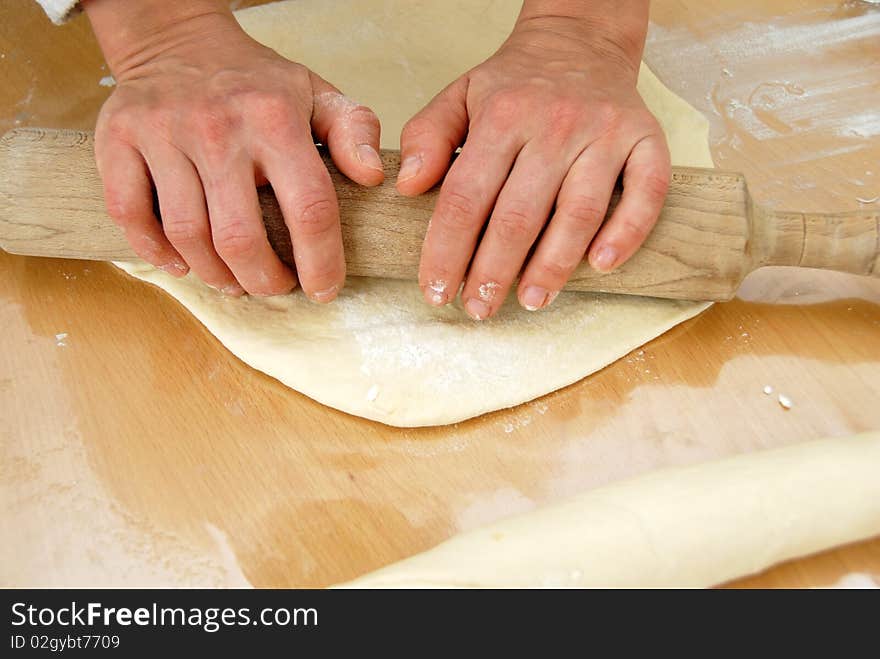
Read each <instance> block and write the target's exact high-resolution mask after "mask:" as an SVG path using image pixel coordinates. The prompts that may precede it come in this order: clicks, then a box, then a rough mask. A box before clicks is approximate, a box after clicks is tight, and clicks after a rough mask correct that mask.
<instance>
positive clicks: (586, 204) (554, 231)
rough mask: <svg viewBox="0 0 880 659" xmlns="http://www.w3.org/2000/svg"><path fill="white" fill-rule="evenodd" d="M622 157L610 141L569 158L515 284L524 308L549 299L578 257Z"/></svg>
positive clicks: (531, 308) (599, 218) (601, 210)
mask: <svg viewBox="0 0 880 659" xmlns="http://www.w3.org/2000/svg"><path fill="white" fill-rule="evenodd" d="M624 158H625V154H620V156H616V155H615V153H614V149H613V148H611V146H610V145H608V146H606V145H605V144H603V143H602V142H595V143H593V144H592V145H590V146H589V147H587V148H586V149H585V150H584V151H583V152H582V153H581V155H580V156H579V157H578V158H577V160H575V162H574V164H572V166H571V169H569V171H568V174H567V175H566V176H565V180H564V181H563V182H562V187H561V189H560V190H559V195H558V196H557V199H556V210H555V212H554V213H553V217H552V218H551V219H550V223H549V224H548V225H547V230H546V231H545V232H544V235H543V236H541V240H540V241H539V242H538V247H537V248H536V249H535V253H534V254H533V255H532V257H531V258H530V259H529V263H528V265H527V266H526V269H525V271H524V272H523V275H522V278H521V280H520V283H519V287H518V289H517V297H518V298H519V302H520V304H521V305H522V306H523V307H525V308H526V309H528V310H529V311H535V310H536V309H542V308H544V307H546V306H547V305H548V304H550V303H551V302H552V301H553V300H554V299H555V298H556V295H557V294H558V293H559V291H560V290H561V289H562V287H563V286H565V283H566V282H567V281H568V279H569V277H571V273H572V272H574V269H575V268H576V267H577V266H578V265H579V264H580V263H581V261H582V260H583V258H584V255H585V254H586V251H587V247H588V246H589V244H590V241H591V240H593V236H595V235H596V232H597V231H598V230H599V227H600V226H601V225H602V221H603V220H604V219H605V212H606V211H607V209H608V203H609V201H610V200H611V194H612V192H613V191H614V184H615V183H616V182H617V177H618V175H619V173H620V169H621V167H622V166H623V161H624Z"/></svg>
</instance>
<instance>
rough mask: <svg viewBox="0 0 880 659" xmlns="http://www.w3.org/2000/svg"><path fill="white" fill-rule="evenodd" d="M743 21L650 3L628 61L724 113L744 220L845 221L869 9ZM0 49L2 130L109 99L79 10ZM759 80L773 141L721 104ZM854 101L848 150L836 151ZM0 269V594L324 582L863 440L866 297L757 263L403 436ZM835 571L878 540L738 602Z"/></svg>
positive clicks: (81, 111)
mask: <svg viewBox="0 0 880 659" xmlns="http://www.w3.org/2000/svg"><path fill="white" fill-rule="evenodd" d="M239 4H247V3H239ZM763 4H764V3H759V2H757V1H747V2H743V1H742V0H739V1H737V2H732V1H727V0H713V1H711V2H695V1H690V2H656V3H654V7H653V15H652V20H653V21H654V25H653V31H652V36H651V39H650V44H649V49H648V59H649V61H650V62H651V63H652V64H653V65H654V67H655V68H656V69H657V70H658V73H659V74H660V76H661V78H663V79H664V81H666V82H667V83H668V84H669V86H670V87H672V88H673V89H674V90H675V91H677V92H678V93H679V94H681V95H682V96H683V97H684V98H686V99H688V100H689V101H690V102H692V103H694V104H695V105H697V106H698V107H702V108H703V109H707V103H708V101H707V100H706V99H707V98H715V99H716V101H717V104H718V105H719V106H721V107H722V108H724V107H728V106H729V105H730V101H735V103H733V107H734V111H733V112H732V117H725V118H724V119H723V120H722V117H720V116H717V115H711V118H712V121H713V122H714V124H715V136H716V138H720V139H721V142H720V143H719V144H716V145H714V147H713V148H714V154H715V157H716V160H719V159H720V160H722V162H720V163H719V164H723V166H724V167H725V168H727V169H734V170H742V171H744V172H745V173H746V175H747V177H748V178H749V184H750V186H751V187H752V188H753V189H754V190H756V191H757V194H758V195H759V196H760V197H761V201H762V202H763V203H767V204H768V205H771V206H776V207H784V206H793V205H795V204H796V205H799V206H803V207H804V210H814V211H830V210H850V209H854V208H856V207H857V205H858V204H859V202H857V201H856V197H861V198H863V199H869V198H871V197H873V196H874V195H875V194H880V135H878V134H877V131H878V129H877V127H876V124H871V123H870V121H868V119H867V118H865V117H867V116H868V114H866V113H869V112H870V109H871V108H876V107H877V106H878V104H877V99H878V98H880V96H878V95H880V88H878V84H880V83H878V81H880V58H878V57H877V55H878V54H880V39H878V38H877V37H878V36H880V13H878V12H877V10H875V9H871V8H870V7H868V6H867V5H866V6H865V7H860V6H857V5H859V3H849V4H848V5H847V6H846V7H844V8H838V9H833V10H832V9H825V8H823V5H822V4H821V3H819V2H807V1H800V2H780V3H773V4H774V11H776V12H778V14H779V15H778V16H775V15H770V14H769V13H768V12H769V11H770V10H768V9H766V8H764V7H763V6H762V5H763ZM841 22H842V23H841ZM746 23H747V24H748V25H750V26H751V27H750V28H749V29H752V30H754V31H755V33H760V30H761V26H766V29H767V30H768V31H772V32H773V34H774V35H775V36H774V42H773V43H774V44H775V45H774V47H773V48H769V47H768V48H764V49H763V52H762V51H761V49H760V48H757V47H753V48H751V49H750V50H749V49H743V48H739V50H737V51H736V52H733V50H732V48H733V47H732V46H730V43H732V42H731V39H730V37H729V32H730V30H733V29H736V28H737V26H742V25H745V24H746ZM839 23H840V25H838V24H839ZM805 26H807V27H805ZM809 26H812V28H810V29H813V30H814V31H815V34H816V37H815V38H813V39H812V40H809V48H810V49H812V50H815V51H817V52H818V53H819V54H820V55H821V54H822V53H825V55H827V57H829V58H831V59H830V60H829V61H831V62H832V63H833V65H834V66H833V76H834V84H835V85H837V87H835V89H834V90H833V91H834V93H833V94H831V93H830V92H829V93H828V94H825V93H824V91H823V90H827V89H828V85H831V84H832V83H831V81H830V77H829V78H828V79H826V78H825V77H823V76H831V71H825V72H824V73H823V70H822V69H821V68H820V67H801V69H800V72H797V70H795V69H794V68H792V61H793V59H792V58H793V55H792V54H791V53H792V49H793V48H794V45H795V44H800V45H801V47H805V46H804V43H805V39H804V38H803V34H804V32H803V30H806V29H807V28H808V27H809ZM795 30H801V32H796V31H795ZM793 31H794V32H793ZM844 33H846V34H845V36H841V35H842V34H844ZM834 35H837V38H836V41H835V40H834V39H832V37H833V36H834ZM685 47H687V48H688V49H691V50H689V51H688V57H686V58H685V57H681V56H680V55H676V53H681V52H682V49H683V48H685ZM0 55H2V56H3V57H0V132H5V131H6V130H7V129H9V128H11V127H13V126H14V125H22V126H24V125H43V126H57V127H69V128H89V127H91V125H92V123H93V121H94V117H95V113H96V112H97V109H98V107H99V106H100V103H101V102H102V100H103V99H104V98H105V97H106V96H107V94H108V92H109V90H108V89H107V88H105V87H101V86H100V85H99V84H98V81H99V80H100V79H101V78H102V77H103V76H105V75H107V72H106V71H105V70H102V69H101V59H100V55H99V54H98V52H97V50H96V48H95V46H94V43H93V40H92V38H91V36H90V32H89V29H88V25H87V24H86V23H85V22H84V21H83V20H82V19H78V20H77V21H75V22H73V23H72V24H70V25H67V26H65V27H62V28H53V27H51V26H50V25H49V24H48V22H47V21H46V20H45V18H44V17H42V15H41V14H40V13H39V11H38V10H37V9H36V8H35V7H34V6H31V5H30V4H29V3H15V4H14V8H13V4H12V3H6V4H3V5H0ZM725 69H726V70H727V71H728V72H729V73H731V74H732V76H728V75H727V74H725V73H723V70H725ZM767 81H770V82H773V83H784V85H795V86H796V87H792V89H803V90H804V93H803V94H801V95H797V94H793V95H791V94H790V95H789V96H791V98H789V96H784V97H783V96H779V97H778V98H777V97H776V96H773V95H774V94H776V92H775V91H773V90H777V89H780V87H778V86H776V87H773V86H771V89H770V90H769V92H768V93H770V94H771V96H772V98H771V99H770V100H773V101H774V103H776V109H775V110H773V109H772V108H771V109H767V108H766V107H763V106H769V105H772V103H764V102H763V101H761V102H760V103H761V104H762V109H761V112H762V113H763V116H764V119H765V120H766V121H765V122H764V124H763V125H765V126H769V125H770V124H773V125H775V127H776V129H779V131H775V132H774V131H773V129H772V126H770V127H768V128H766V130H765V129H760V130H759V126H756V125H755V123H754V122H755V121H756V120H755V119H754V116H755V115H754V111H752V114H751V115H750V114H749V113H748V112H746V111H744V110H742V109H741V108H740V109H736V108H737V107H738V106H737V103H739V104H741V105H748V99H749V97H753V102H754V101H755V98H757V97H754V96H753V94H754V90H755V89H758V88H759V87H760V86H761V85H766V84H768V82H767ZM823 85H824V86H823ZM713 90H714V91H713ZM763 93H764V92H758V95H759V96H760V95H761V94H763ZM774 99H775V100H774ZM853 112H857V113H860V116H862V115H863V116H862V118H861V119H860V120H859V121H860V122H861V123H857V126H856V127H857V128H858V129H859V130H860V131H861V132H860V135H861V137H858V138H856V137H855V136H853V135H852V134H846V135H844V134H843V133H845V131H847V130H855V129H854V128H851V127H850V126H849V123H848V119H847V118H848V117H851V116H853V115H852V113H853ZM774 118H775V119H776V122H775V121H774ZM777 122H782V123H783V124H785V125H786V126H789V127H790V128H791V130H789V131H787V132H786V131H785V128H784V127H783V126H782V125H781V124H779V123H777ZM797 122H802V123H800V124H799V123H797ZM803 122H806V123H803ZM835 122H836V123H835ZM850 123H851V122H850ZM872 126H873V127H872ZM762 131H763V132H762ZM767 131H771V132H769V133H768V132H767ZM780 131H781V132H780ZM857 132H858V131H857ZM753 133H756V134H758V135H759V137H761V139H747V138H749V136H750V135H752V134H753ZM731 134H733V135H734V136H735V135H739V136H740V137H739V138H738V139H733V138H732V137H730V135H731ZM869 172H870V173H869ZM778 181H782V183H779V184H777V183H775V182H778ZM853 181H857V182H860V183H854V182H853ZM0 275H2V277H0V327H2V328H3V349H2V350H0V418H2V419H3V424H2V427H0V470H2V477H0V536H2V537H3V538H4V540H5V542H3V543H0V583H3V584H7V585H11V584H16V585H17V584H29V585H60V584H65V585H75V584H82V585H102V584H138V585H151V584H152V585H157V584H166V585H175V584H193V583H197V584H206V585H210V584H221V583H225V584H241V583H244V582H245V581H246V582H248V583H251V584H253V585H256V586H304V585H315V586H318V585H326V584H329V583H333V582H336V581H340V580H345V579H348V578H351V577H353V576H356V575H358V574H360V573H363V572H365V571H367V570H370V569H372V568H375V567H378V566H380V565H383V564H385V563H388V562H391V561H393V560H396V559H398V558H401V557H404V556H406V555H409V554H412V553H414V552H416V551H420V550H423V549H426V548H428V547H430V546H431V545H433V544H436V543H437V542H439V541H441V540H442V539H444V538H446V537H448V536H449V535H451V534H453V533H455V532H456V531H459V530H463V529H468V528H473V527H474V526H478V525H482V524H485V523H488V522H490V521H492V520H495V519H498V518H499V517H502V516H504V515H508V514H511V513H513V512H518V511H522V510H528V509H530V508H532V507H534V506H538V505H542V504H545V503H548V502H551V501H554V500H557V499H559V498H561V497H565V496H567V495H571V494H574V493H575V492H580V491H583V490H584V489H586V488H590V487H595V486H597V485H600V484H602V483H606V482H610V481H613V480H615V479H619V478H622V477H625V476H629V475H634V474H637V473H641V472H644V471H647V470H649V469H654V468H657V467H661V466H663V465H671V464H683V463H692V462H697V461H701V460H706V459H710V458H713V457H720V456H724V455H730V454H733V453H737V452H742V451H751V450H758V449H761V448H765V447H770V446H777V445H783V444H788V443H791V442H796V441H802V440H807V439H814V438H819V437H822V436H842V435H847V434H851V433H855V432H860V431H864V430H871V429H878V428H880V406H878V405H877V401H878V400H880V368H878V367H880V282H878V281H876V280H868V279H859V278H854V277H849V276H846V275H833V274H827V273H816V272H812V271H805V272H798V273H795V272H792V271H769V272H766V273H761V274H759V275H756V276H752V277H750V278H749V279H748V280H747V281H746V283H745V285H744V286H743V288H742V290H741V292H740V296H739V297H738V299H736V300H734V301H732V302H730V303H726V304H723V305H717V306H715V307H714V308H712V309H711V310H710V311H708V312H707V313H705V314H703V315H702V316H700V317H699V318H697V319H694V320H692V321H690V322H688V323H685V324H684V325H682V326H680V327H678V328H676V329H675V330H673V331H672V332H670V333H668V334H666V335H665V336H663V337H660V338H659V339H657V340H655V341H653V342H652V343H650V344H648V345H647V346H645V347H644V348H642V349H640V350H637V351H634V352H633V353H632V354H630V355H628V356H627V357H625V358H624V359H622V360H620V361H619V362H617V363H616V364H614V365H612V366H610V367H609V368H606V369H605V370H603V371H601V372H600V373H598V374H596V375H595V376H593V377H591V378H588V379H586V380H584V381H582V382H580V383H578V384H575V385H573V386H571V387H568V388H566V389H564V390H562V391H560V392H557V393H554V394H551V395H549V396H546V397H544V398H542V399H540V400H538V401H535V402H533V403H529V404H526V405H523V406H520V407H518V408H515V409H512V410H508V411H502V412H497V413H495V414H491V415H487V416H485V417H482V418H479V419H476V420H473V421H470V422H466V423H462V424H458V425H457V426H452V427H448V428H439V429H421V430H398V429H392V428H389V427H386V426H382V425H379V424H375V423H371V422H368V421H364V420H361V419H357V418H353V417H350V416H347V415H345V414H342V413H339V412H336V411H333V410H329V409H327V408H324V407H322V406H320V405H318V404H316V403H314V402H312V401H310V400H309V399H307V398H306V397H304V396H301V395H299V394H297V393H295V392H292V391H290V390H288V389H286V388H284V387H283V386H281V385H280V384H278V383H277V382H275V381H274V380H272V379H270V378H268V377H266V376H263V375H261V374H259V373H255V372H253V371H252V370H250V369H249V368H247V367H246V366H244V365H242V364H241V363H239V362H238V361H237V360H235V359H234V358H233V357H232V356H231V355H230V354H229V353H228V352H226V351H225V350H224V349H223V348H222V346H220V344H219V343H218V342H217V341H216V340H214V339H213V338H212V337H211V336H210V335H209V334H208V332H207V331H205V330H204V329H203V328H202V327H201V326H200V325H199V324H198V323H197V322H196V321H194V320H193V319H192V318H191V317H190V316H189V315H188V314H187V313H186V312H185V311H184V310H183V309H182V308H181V307H180V306H179V305H177V304H176V303H175V302H173V301H172V300H169V299H168V298H166V297H164V296H163V295H161V294H160V293H159V292H158V291H156V290H154V289H152V288H149V287H147V286H144V285H143V284H140V283H138V282H135V281H132V280H130V279H127V278H126V277H124V276H123V275H121V274H120V273H118V272H116V271H114V270H113V269H112V268H111V267H110V266H107V265H101V264H94V263H84V262H74V261H59V260H50V259H37V258H24V257H13V256H9V255H5V254H0ZM767 384H769V385H771V386H773V387H774V388H775V389H776V391H781V392H784V393H785V394H787V395H789V396H790V397H791V399H792V400H793V402H794V406H793V408H792V409H791V410H789V411H785V410H783V409H782V408H781V407H780V406H779V405H778V404H777V403H776V402H775V399H774V398H773V397H770V396H765V395H764V394H763V393H762V388H763V387H764V386H765V385H767ZM849 573H865V574H872V575H874V576H875V578H877V579H880V539H878V540H874V541H869V542H865V543H861V544H859V545H855V546H852V547H847V548H842V549H838V550H835V551H832V552H827V553H825V554H822V555H820V556H817V557H812V558H809V559H806V560H801V561H796V562H793V563H791V564H787V565H784V566H781V567H778V568H776V569H774V570H771V571H769V572H768V573H766V574H764V575H760V576H757V577H753V578H750V579H746V580H743V581H741V582H739V583H738V584H737V585H742V586H822V585H830V584H833V583H835V582H837V581H839V580H840V579H841V578H843V577H844V576H845V575H847V574H849Z"/></svg>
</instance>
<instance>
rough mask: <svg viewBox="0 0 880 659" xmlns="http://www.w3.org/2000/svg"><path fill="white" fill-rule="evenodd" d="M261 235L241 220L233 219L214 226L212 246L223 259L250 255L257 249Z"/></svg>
mask: <svg viewBox="0 0 880 659" xmlns="http://www.w3.org/2000/svg"><path fill="white" fill-rule="evenodd" d="M260 239H261V236H259V235H258V234H256V233H255V232H254V231H253V230H252V229H251V227H250V226H249V225H247V224H246V223H244V222H242V221H233V222H227V223H225V224H222V225H220V226H218V227H215V228H214V247H216V248H217V253H218V254H219V255H220V256H221V257H222V258H223V259H224V260H225V259H240V258H243V257H248V256H252V255H253V254H254V253H255V252H256V251H257V250H258V249H259V244H260Z"/></svg>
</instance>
